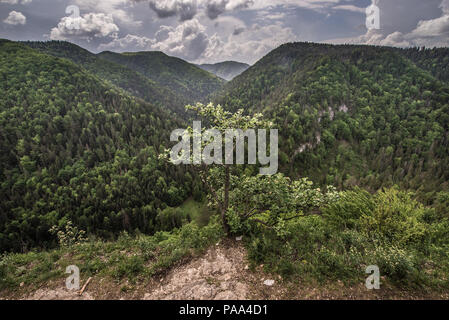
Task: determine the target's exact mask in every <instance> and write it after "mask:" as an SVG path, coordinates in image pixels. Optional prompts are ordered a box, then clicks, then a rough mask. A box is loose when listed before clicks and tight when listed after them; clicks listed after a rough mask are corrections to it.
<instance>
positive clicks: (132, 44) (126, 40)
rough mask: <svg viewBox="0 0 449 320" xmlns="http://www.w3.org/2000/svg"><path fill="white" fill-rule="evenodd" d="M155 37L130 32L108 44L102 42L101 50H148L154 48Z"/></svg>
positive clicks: (99, 48)
mask: <svg viewBox="0 0 449 320" xmlns="http://www.w3.org/2000/svg"><path fill="white" fill-rule="evenodd" d="M154 43H155V40H154V39H150V38H147V37H141V36H137V35H132V34H128V35H126V36H125V37H123V38H117V39H114V40H112V41H111V42H109V43H106V44H100V46H99V47H98V50H100V51H106V50H110V51H118V52H123V51H147V50H152V45H153V44H154Z"/></svg>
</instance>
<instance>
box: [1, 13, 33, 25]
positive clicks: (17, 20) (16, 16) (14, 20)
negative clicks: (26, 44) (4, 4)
mask: <svg viewBox="0 0 449 320" xmlns="http://www.w3.org/2000/svg"><path fill="white" fill-rule="evenodd" d="M26 21H27V18H26V17H25V16H24V15H23V14H22V13H21V12H17V11H11V12H10V13H9V15H8V17H7V18H6V19H5V20H3V22H4V23H6V24H10V25H13V26H17V25H19V24H21V25H24V24H26Z"/></svg>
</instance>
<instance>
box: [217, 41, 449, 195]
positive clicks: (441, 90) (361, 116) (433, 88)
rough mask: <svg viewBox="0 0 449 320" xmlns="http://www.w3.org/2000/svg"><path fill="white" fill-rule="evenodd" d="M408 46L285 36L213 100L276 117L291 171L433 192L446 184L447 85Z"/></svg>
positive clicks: (285, 165) (284, 163) (340, 182)
mask: <svg viewBox="0 0 449 320" xmlns="http://www.w3.org/2000/svg"><path fill="white" fill-rule="evenodd" d="M446 50H447V49H446ZM408 55H409V51H405V50H399V49H393V48H384V47H369V46H332V45H324V44H313V43H290V44H285V45H283V46H281V47H279V48H278V49H276V50H274V51H272V52H271V53H270V54H268V55H267V56H265V57H264V58H263V59H261V60H260V61H259V62H257V63H256V64H255V65H254V66H253V67H251V68H250V69H249V70H248V71H246V72H245V73H244V74H242V75H241V76H239V77H237V78H236V79H234V80H233V81H231V82H230V83H228V84H227V86H226V88H225V90H224V92H222V93H221V94H220V96H219V97H218V98H217V99H216V100H217V102H218V103H221V104H222V105H223V106H225V107H226V108H227V109H229V110H236V109H238V108H244V109H245V110H246V112H248V113H254V112H259V111H262V112H263V113H264V115H265V116H267V117H269V118H272V119H274V120H275V122H276V125H277V127H278V128H279V130H280V134H281V136H282V139H281V141H280V145H281V146H280V148H281V152H280V161H281V167H282V170H283V171H284V172H286V173H288V174H290V175H293V176H298V175H301V176H309V177H311V178H313V180H315V181H317V182H319V183H322V184H325V183H326V184H334V185H336V186H339V187H341V188H344V187H353V186H357V185H358V186H364V187H367V188H368V189H370V190H373V191H374V190H377V189H378V188H380V187H382V186H391V185H393V184H398V185H400V186H401V187H403V188H406V189H408V188H412V189H418V190H419V191H420V193H421V195H422V196H425V198H426V200H429V201H433V200H435V199H436V198H444V197H443V196H442V194H438V193H437V192H439V191H441V190H447V189H449V172H448V171H447V170H445V169H443V168H447V167H448V165H449V151H448V150H449V148H448V145H449V136H448V128H449V88H448V84H447V83H445V82H441V81H439V80H437V79H436V78H435V77H434V76H433V75H432V74H431V73H430V72H428V71H425V70H423V69H421V68H419V67H417V66H416V64H415V63H414V62H412V61H411V60H410V59H408ZM420 60H421V62H420V63H419V64H420V65H423V64H429V62H428V61H427V60H426V59H425V58H420ZM446 198H447V197H446Z"/></svg>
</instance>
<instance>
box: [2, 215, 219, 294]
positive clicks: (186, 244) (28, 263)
mask: <svg viewBox="0 0 449 320" xmlns="http://www.w3.org/2000/svg"><path fill="white" fill-rule="evenodd" d="M222 236H223V233H222V227H221V225H220V224H219V223H218V222H217V220H216V219H211V221H210V223H209V224H207V225H206V226H203V227H199V226H198V225H197V224H196V223H195V222H192V223H190V224H187V225H184V226H183V227H182V228H179V229H175V230H173V231H171V232H158V233H156V234H155V235H153V236H143V235H140V236H138V237H131V236H129V235H128V234H127V233H123V234H122V235H121V236H120V237H119V239H118V240H117V241H115V242H102V241H91V242H87V243H82V244H77V245H73V246H70V247H62V248H58V249H54V250H51V251H42V252H29V253H21V254H19V253H14V254H5V255H2V256H1V257H0V290H8V289H14V288H17V287H19V286H21V284H22V285H26V286H37V285H39V284H41V283H43V282H46V281H49V280H52V279H65V278H66V277H67V274H65V270H66V267H67V266H69V265H76V266H77V267H78V268H79V269H80V275H81V277H82V278H85V277H90V276H98V277H109V278H112V279H115V280H117V281H120V280H122V279H127V280H129V282H130V283H135V282H136V281H139V280H144V279H149V278H151V277H153V276H155V275H158V274H160V273H163V272H166V271H167V270H168V269H170V268H171V267H172V266H174V265H175V264H176V263H178V262H180V261H181V260H183V259H188V258H190V257H192V256H194V255H195V254H199V253H201V252H202V251H203V250H204V249H206V248H207V247H208V246H209V245H211V244H212V243H215V242H217V241H218V240H219V239H220V238H221V237H222Z"/></svg>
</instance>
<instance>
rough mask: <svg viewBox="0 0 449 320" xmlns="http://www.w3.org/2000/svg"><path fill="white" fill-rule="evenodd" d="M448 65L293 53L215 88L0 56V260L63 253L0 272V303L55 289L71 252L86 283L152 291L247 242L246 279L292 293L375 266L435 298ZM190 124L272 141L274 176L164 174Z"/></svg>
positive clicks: (355, 54)
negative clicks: (291, 281) (260, 271)
mask: <svg viewBox="0 0 449 320" xmlns="http://www.w3.org/2000/svg"><path fill="white" fill-rule="evenodd" d="M448 57H449V49H447V48H446V49H444V48H442V49H424V48H410V49H397V48H387V47H373V46H349V45H340V46H333V45H325V44H313V43H289V44H285V45H282V46H280V47H279V48H277V49H275V50H274V51H272V52H271V53H269V54H268V55H267V56H265V57H264V58H263V59H261V60H260V61H259V62H257V63H256V64H255V65H254V66H252V67H250V68H249V69H248V70H246V71H245V72H243V73H242V74H241V75H239V76H237V77H236V78H235V79H233V80H232V81H230V82H228V83H226V84H225V81H224V80H222V79H219V78H218V77H216V76H214V75H212V74H210V73H208V72H206V71H204V70H201V69H200V68H198V67H196V66H194V65H192V64H189V63H187V62H185V61H183V60H181V59H177V58H172V57H168V56H166V55H165V54H162V53H159V52H139V53H124V54H118V53H112V52H103V53H101V54H97V55H96V54H92V53H90V52H88V51H86V50H84V49H82V48H80V47H78V46H75V45H72V44H70V43H67V42H55V41H52V42H12V41H8V40H1V41H0V62H1V64H0V158H1V159H0V180H1V182H0V198H1V199H2V202H1V204H0V252H9V251H12V252H29V251H30V250H33V249H38V250H41V249H49V248H55V247H58V245H59V248H57V249H52V250H53V251H42V250H41V252H40V253H35V252H34V251H32V252H31V253H29V254H28V255H23V256H21V255H14V254H11V255H4V256H1V257H0V258H1V259H0V288H2V287H10V286H17V285H19V284H20V282H21V281H29V282H32V281H41V280H42V277H44V276H43V275H42V274H45V276H48V277H50V276H51V275H54V274H56V271H54V270H53V269H52V268H53V263H54V262H55V261H59V262H60V263H61V264H63V265H66V264H69V263H71V261H69V259H67V256H70V254H68V253H70V252H71V250H75V251H76V252H77V253H78V255H77V257H78V258H79V260H80V261H77V263H79V264H80V265H81V266H82V268H83V272H87V273H88V274H89V275H95V274H99V273H101V272H104V273H105V274H107V275H109V276H113V277H115V278H118V279H121V278H122V277H136V276H138V275H140V274H141V273H144V274H145V275H146V276H148V277H151V276H153V275H155V274H156V273H157V272H160V271H164V270H166V269H167V268H169V267H171V266H173V265H174V264H176V263H177V262H179V261H181V260H182V259H184V258H186V257H189V256H190V255H191V254H192V250H203V249H205V248H207V246H210V245H211V244H216V243H217V241H218V240H219V239H220V238H223V237H224V236H226V235H227V236H229V235H244V236H245V238H244V245H245V246H246V249H247V252H248V258H249V260H250V264H251V266H252V267H254V266H255V265H261V264H262V265H263V266H264V270H265V271H266V272H274V273H277V274H281V275H282V276H284V277H285V279H288V278H291V277H299V278H301V279H304V280H307V279H313V281H315V280H318V281H328V280H332V279H334V280H338V279H343V280H347V281H349V282H350V281H358V282H360V279H364V277H365V274H364V269H363V268H362V267H364V266H366V265H370V264H376V265H378V266H379V267H380V268H381V269H382V274H383V275H385V276H387V277H388V281H391V282H393V283H396V284H399V285H401V286H403V285H404V286H409V287H414V288H420V287H423V286H430V287H432V288H439V289H441V288H443V289H445V290H446V289H447V288H448V286H449V282H448V276H447V275H448V274H449V264H448V262H449V259H448V257H449V242H448V241H449V237H448V233H449V227H448V226H449V220H448V218H449V171H448V170H447V168H448V167H449V133H448V132H449V82H448V78H447V74H448V72H447V68H448ZM209 98H210V99H213V100H214V101H215V103H209V104H207V105H204V104H201V103H198V104H195V102H198V101H199V102H201V101H202V102H204V101H207V100H208V99H209ZM184 104H192V105H190V106H188V107H187V109H188V110H189V113H186V111H185V109H184V106H183V105H184ZM217 104H221V106H218V105H217ZM195 112H196V113H197V117H198V118H201V119H203V120H205V122H204V125H205V126H211V127H212V128H214V129H217V130H220V131H223V130H225V128H229V127H238V128H241V129H248V128H259V127H264V128H265V127H272V128H277V129H279V133H280V141H279V147H280V152H279V160H280V172H279V173H278V174H276V175H273V176H261V175H258V174H257V171H258V170H256V169H257V166H250V165H247V166H231V167H229V166H226V165H212V166H203V167H202V166H199V167H197V168H195V170H194V168H192V167H185V166H175V165H172V164H171V163H169V162H168V161H167V159H166V157H165V156H166V154H167V150H166V148H168V147H170V146H172V144H171V143H170V139H169V138H170V132H171V131H172V130H173V129H176V128H185V127H186V126H187V123H186V121H185V120H187V119H185V118H186V115H187V114H188V115H189V118H190V116H192V118H194V113H195ZM189 122H190V120H189ZM203 143H204V141H203ZM204 195H207V197H204ZM186 200H187V201H186ZM195 200H196V201H195ZM206 203H207V204H208V205H209V206H208V208H209V209H205V204H206ZM203 209H204V212H206V211H207V214H205V215H200V214H199V213H198V212H200V211H202V210H203ZM214 213H218V214H217V215H215V214H214ZM218 216H220V217H218ZM219 218H220V219H219ZM124 231H125V232H124ZM142 234H145V236H142ZM119 235H120V236H119ZM117 237H119V238H118V240H117V241H115V242H114V241H111V242H107V243H105V242H103V240H105V239H106V240H116V239H117ZM127 247H132V248H130V250H134V253H135V254H134V253H133V254H132V255H129V256H127V255H122V254H118V253H117V252H115V251H117V250H120V252H121V251H122V250H125V249H126V248H127ZM103 250H108V254H107V259H110V260H108V261H109V262H105V261H103V260H101V259H99V258H98V255H99V252H101V251H103ZM49 252H50V253H49ZM136 252H137V253H136ZM78 258H77V259H78ZM105 259H106V258H105ZM39 260H42V261H39ZM29 263H31V264H36V265H37V266H38V267H37V268H36V269H33V270H31V271H30V272H28V273H25V274H19V275H17V274H16V273H17V270H19V268H23V267H24V266H27V265H28V264H29ZM148 263H150V264H149V265H150V267H148V268H146V266H147V265H148ZM39 268H40V269H39ZM145 270H147V272H145Z"/></svg>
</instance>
